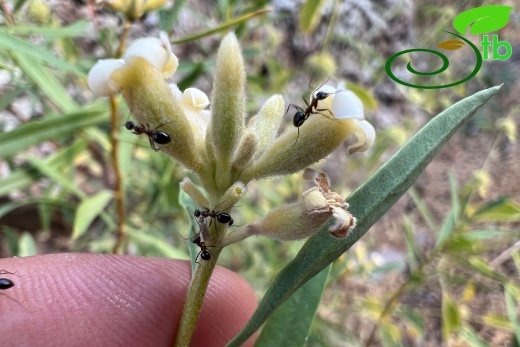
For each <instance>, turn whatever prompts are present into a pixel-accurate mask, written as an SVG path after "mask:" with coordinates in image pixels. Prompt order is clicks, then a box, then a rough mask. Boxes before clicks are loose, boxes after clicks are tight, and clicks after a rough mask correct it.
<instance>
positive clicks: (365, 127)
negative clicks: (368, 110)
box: [359, 120, 376, 150]
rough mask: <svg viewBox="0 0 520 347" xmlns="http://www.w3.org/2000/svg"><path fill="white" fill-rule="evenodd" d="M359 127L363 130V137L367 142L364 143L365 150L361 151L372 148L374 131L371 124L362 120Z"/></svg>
mask: <svg viewBox="0 0 520 347" xmlns="http://www.w3.org/2000/svg"><path fill="white" fill-rule="evenodd" d="M359 126H360V127H361V128H363V130H364V131H365V136H366V137H367V140H366V143H365V147H366V148H365V149H363V150H367V149H369V148H370V147H372V145H373V144H374V142H375V141H376V129H374V127H373V126H372V124H370V123H369V122H368V121H366V120H362V121H361V122H359Z"/></svg>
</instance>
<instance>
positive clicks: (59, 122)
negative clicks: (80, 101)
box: [0, 105, 108, 158]
mask: <svg viewBox="0 0 520 347" xmlns="http://www.w3.org/2000/svg"><path fill="white" fill-rule="evenodd" d="M107 121H108V111H107V109H106V107H105V106H102V107H99V105H98V106H97V107H96V108H92V109H83V110H78V111H76V112H73V113H69V114H65V115H63V116H58V117H48V118H46V119H44V120H42V121H38V122H30V123H26V124H24V125H22V126H20V127H18V128H16V129H14V130H12V131H9V132H6V133H3V134H0V157H2V158H5V157H8V156H11V155H13V154H15V153H19V152H20V151H22V150H24V149H26V148H28V147H30V146H34V145H37V144H40V143H42V142H43V141H46V140H50V139H57V138H60V137H65V136H71V135H72V134H74V133H75V132H77V131H79V130H82V129H84V128H87V127H90V126H94V125H97V124H100V123H103V122H107Z"/></svg>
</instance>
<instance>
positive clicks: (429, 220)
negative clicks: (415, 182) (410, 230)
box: [408, 187, 437, 230]
mask: <svg viewBox="0 0 520 347" xmlns="http://www.w3.org/2000/svg"><path fill="white" fill-rule="evenodd" d="M408 195H410V197H411V198H412V200H413V202H414V204H415V206H417V210H418V211H419V213H420V214H421V217H422V218H423V219H424V222H425V223H426V225H428V228H430V230H436V229H437V228H436V225H437V222H436V221H435V219H434V218H433V216H432V213H431V211H430V209H429V208H428V206H426V204H425V203H424V200H423V199H421V197H420V196H419V194H418V193H417V190H415V188H414V187H411V188H410V190H408Z"/></svg>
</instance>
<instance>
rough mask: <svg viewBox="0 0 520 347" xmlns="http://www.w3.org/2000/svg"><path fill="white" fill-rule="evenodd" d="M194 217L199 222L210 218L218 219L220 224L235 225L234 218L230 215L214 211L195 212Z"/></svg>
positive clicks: (206, 209)
mask: <svg viewBox="0 0 520 347" xmlns="http://www.w3.org/2000/svg"><path fill="white" fill-rule="evenodd" d="M193 215H194V216H195V218H197V219H198V220H200V219H201V218H203V219H206V218H208V217H210V218H212V219H216V220H217V222H219V223H220V224H227V225H229V226H232V225H233V218H232V217H231V215H230V214H229V213H225V212H216V211H214V210H210V209H208V208H205V209H203V210H195V212H194V213H193Z"/></svg>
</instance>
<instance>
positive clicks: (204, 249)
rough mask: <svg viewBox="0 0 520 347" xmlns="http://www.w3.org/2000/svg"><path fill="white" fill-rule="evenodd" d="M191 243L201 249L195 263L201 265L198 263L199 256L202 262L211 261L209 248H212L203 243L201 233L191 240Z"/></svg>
mask: <svg viewBox="0 0 520 347" xmlns="http://www.w3.org/2000/svg"><path fill="white" fill-rule="evenodd" d="M191 242H192V243H194V244H196V245H197V246H199V247H200V252H199V254H197V257H196V258H195V262H196V263H197V264H198V263H199V262H198V261H197V258H198V257H199V256H200V259H202V260H206V261H207V260H210V259H211V252H210V251H209V249H208V247H211V246H206V242H204V241H202V239H201V237H200V233H198V234H197V235H195V236H193V237H192V238H191Z"/></svg>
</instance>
